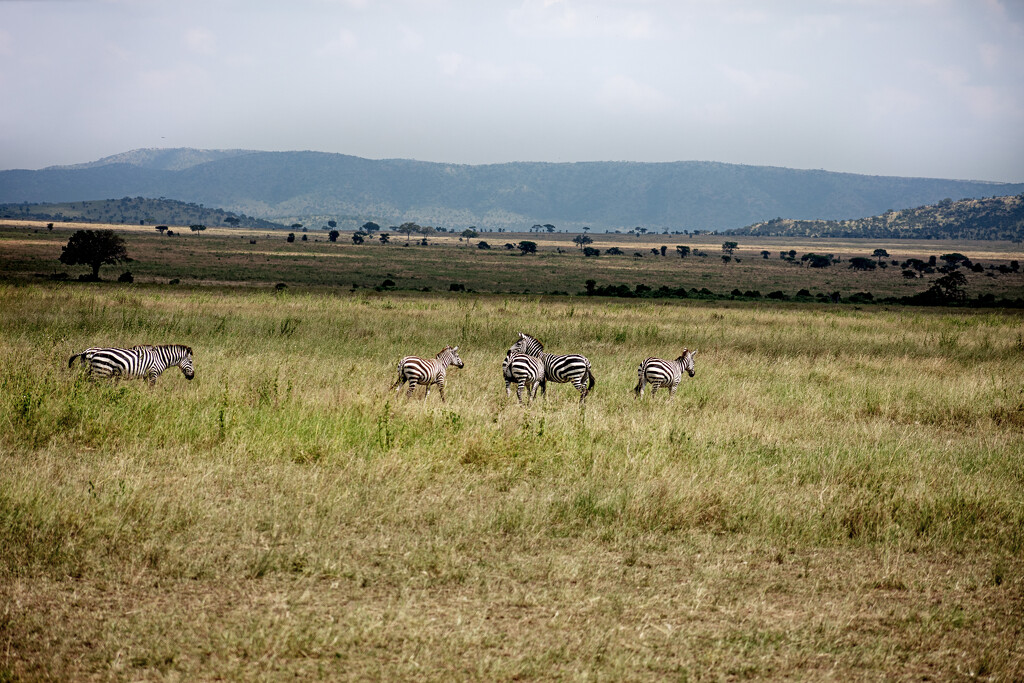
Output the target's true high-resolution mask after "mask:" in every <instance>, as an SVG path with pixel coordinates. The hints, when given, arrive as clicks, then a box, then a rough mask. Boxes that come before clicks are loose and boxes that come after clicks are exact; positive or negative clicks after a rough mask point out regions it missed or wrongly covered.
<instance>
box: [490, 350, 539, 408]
mask: <svg viewBox="0 0 1024 683" xmlns="http://www.w3.org/2000/svg"><path fill="white" fill-rule="evenodd" d="M501 374H502V376H503V377H504V378H505V396H506V398H507V397H508V396H509V395H510V394H511V393H512V391H511V389H509V385H510V384H512V383H513V382H514V383H515V384H516V398H518V399H519V402H520V403H522V402H523V389H524V388H526V387H527V386H529V387H530V388H529V389H527V390H526V395H527V397H528V398H529V399H530V401H531V402H532V401H533V399H535V398H537V388H538V387H542V388H544V390H545V392H546V391H547V380H546V378H545V377H544V363H543V362H542V361H541V359H540V358H537V357H536V356H529V355H527V354H525V353H507V354H505V360H504V361H503V362H502V364H501Z"/></svg>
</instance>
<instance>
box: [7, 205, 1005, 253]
mask: <svg viewBox="0 0 1024 683" xmlns="http://www.w3.org/2000/svg"><path fill="white" fill-rule="evenodd" d="M0 218H7V219H21V220H39V221H53V222H84V223H112V224H125V225H157V224H170V225H192V224H202V225H208V226H224V227H243V228H254V229H259V230H283V229H288V228H289V227H291V228H296V227H301V226H302V224H301V223H291V224H282V223H276V222H273V221H268V220H265V219H262V218H255V217H253V216H247V215H246V214H244V213H237V214H236V213H233V212H231V211H225V210H224V209H220V208H213V207H207V206H204V205H203V204H195V203H189V202H182V201H178V200H173V199H164V198H160V199H150V198H145V197H123V198H121V199H101V200H87V201H75V202H61V203H38V204H31V203H27V202H23V203H8V204H0ZM339 219H340V217H339ZM353 220H355V219H353V218H352V217H347V219H346V220H345V222H348V223H351V222H353ZM314 222H316V221H314ZM324 222H325V223H327V222H329V223H332V225H331V227H334V226H335V225H337V222H335V221H327V220H326V219H325V220H324ZM356 225H358V222H356ZM539 227H543V226H538V225H534V226H533V228H530V229H529V231H533V230H534V229H536V228H539ZM550 227H552V228H553V226H550ZM325 229H326V226H325ZM355 229H358V228H355ZM478 230H480V232H494V231H489V230H487V229H486V228H479V229H478ZM635 230H636V231H637V232H638V233H639V232H640V231H641V230H642V231H643V232H648V231H647V230H644V229H642V228H636V229H635ZM526 231H527V229H525V228H524V230H523V232H526ZM550 231H553V230H549V232H550ZM496 232H506V230H504V229H499V230H497V231H496ZM605 232H611V231H608V230H606V231H605ZM614 232H615V233H619V232H620V231H619V230H615V231H614ZM629 232H630V233H632V232H633V231H632V230H631V231H629ZM649 232H650V234H655V233H657V232H658V231H657V230H650V231H649ZM666 232H668V231H666ZM685 232H687V233H689V232H692V233H693V234H701V233H705V232H707V233H712V232H715V231H711V230H693V231H685ZM677 233H678V231H677ZM677 233H673V234H677ZM725 233H726V234H732V235H743V236H755V237H800V238H808V237H810V238H815V237H821V238H866V239H936V240H938V239H948V240H1007V241H1013V242H1020V241H1024V194H1019V195H1012V196H1006V197H988V198H981V199H962V200H960V201H953V200H952V199H944V200H942V201H940V202H939V203H937V204H934V205H930V206H919V207H916V208H911V209H901V210H889V211H887V212H885V213H884V214H881V215H879V216H871V217H868V218H858V219H849V220H797V219H791V218H782V217H778V218H773V219H771V220H768V221H764V222H761V223H755V224H753V225H749V226H747V227H745V228H739V229H737V230H732V231H725Z"/></svg>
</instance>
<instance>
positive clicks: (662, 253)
mask: <svg viewBox="0 0 1024 683" xmlns="http://www.w3.org/2000/svg"><path fill="white" fill-rule="evenodd" d="M666 253H668V247H666V246H662V247H661V255H662V256H664V255H665V254H666Z"/></svg>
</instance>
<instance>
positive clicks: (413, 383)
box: [405, 379, 416, 398]
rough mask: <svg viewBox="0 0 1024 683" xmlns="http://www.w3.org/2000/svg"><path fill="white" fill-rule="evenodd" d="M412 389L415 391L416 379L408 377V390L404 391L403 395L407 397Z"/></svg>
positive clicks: (410, 394)
mask: <svg viewBox="0 0 1024 683" xmlns="http://www.w3.org/2000/svg"><path fill="white" fill-rule="evenodd" d="M414 391H416V380H414V379H410V380H409V391H407V392H405V397H406V398H409V397H410V396H412V392H414Z"/></svg>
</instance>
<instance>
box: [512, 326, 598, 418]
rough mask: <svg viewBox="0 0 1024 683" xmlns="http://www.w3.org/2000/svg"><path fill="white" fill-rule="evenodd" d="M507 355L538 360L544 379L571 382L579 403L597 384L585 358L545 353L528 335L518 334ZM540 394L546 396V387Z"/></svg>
mask: <svg viewBox="0 0 1024 683" xmlns="http://www.w3.org/2000/svg"><path fill="white" fill-rule="evenodd" d="M509 353H525V354H527V355H530V356H536V357H537V358H540V360H541V362H542V363H544V379H545V380H546V381H548V382H556V383H558V384H565V383H566V382H571V383H572V385H573V387H575V388H576V391H578V392H580V403H583V402H584V401H585V400H586V398H587V394H589V393H590V390H591V389H593V388H594V386H595V385H596V384H597V380H596V379H595V378H594V371H593V370H592V369H591V367H590V361H589V360H587V358H586V356H581V355H579V354H567V355H557V354H553V353H545V352H544V345H543V344H541V343H540V341H538V340H537V339H536V338H534V337H531V336H530V335H528V334H523V333H522V332H520V333H519V340H518V341H516V343H515V344H513V345H512V347H511V348H510V349H509ZM584 382H586V384H585V383H584ZM542 393H544V394H547V387H546V386H545V387H542Z"/></svg>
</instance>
